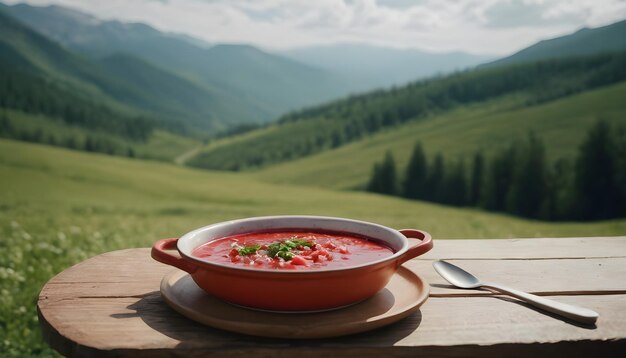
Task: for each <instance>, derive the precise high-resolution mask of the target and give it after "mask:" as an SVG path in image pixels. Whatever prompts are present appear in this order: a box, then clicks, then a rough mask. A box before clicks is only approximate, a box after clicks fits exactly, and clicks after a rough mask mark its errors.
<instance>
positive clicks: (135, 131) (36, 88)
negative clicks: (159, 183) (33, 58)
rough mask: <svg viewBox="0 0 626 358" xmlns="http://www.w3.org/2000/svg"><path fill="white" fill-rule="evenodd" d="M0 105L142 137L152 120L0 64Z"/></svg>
mask: <svg viewBox="0 0 626 358" xmlns="http://www.w3.org/2000/svg"><path fill="white" fill-rule="evenodd" d="M0 108H7V109H15V110H19V111H22V112H26V113H31V114H41V115H45V116H46V117H49V118H50V119H52V120H56V121H59V122H63V123H65V124H69V125H72V126H77V127H82V128H87V129H91V130H97V131H103V132H107V133H110V134H113V135H116V136H120V137H124V138H126V139H130V140H133V141H145V140H146V139H147V138H148V137H149V136H150V134H151V133H152V130H153V129H154V127H155V122H154V121H153V120H151V119H148V118H145V117H142V116H130V115H126V114H122V113H119V112H118V111H115V110H113V109H111V108H109V107H108V106H105V105H102V104H100V103H97V102H95V101H92V100H90V99H88V98H86V97H85V96H84V95H79V94H75V93H74V92H73V91H71V90H68V89H66V88H62V87H61V86H59V85H57V84H55V83H54V82H52V81H50V80H48V79H46V78H44V77H41V76H37V75H34V74H31V73H28V72H27V71H22V70H19V69H10V67H8V66H0Z"/></svg>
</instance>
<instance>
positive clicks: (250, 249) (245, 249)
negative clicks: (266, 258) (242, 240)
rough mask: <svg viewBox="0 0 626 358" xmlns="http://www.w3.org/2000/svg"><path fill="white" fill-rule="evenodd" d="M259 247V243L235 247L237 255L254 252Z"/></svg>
mask: <svg viewBox="0 0 626 358" xmlns="http://www.w3.org/2000/svg"><path fill="white" fill-rule="evenodd" d="M260 248H261V245H251V246H244V247H239V248H237V251H238V252H239V255H241V256H246V255H252V254H256V252H257V250H258V249H260Z"/></svg>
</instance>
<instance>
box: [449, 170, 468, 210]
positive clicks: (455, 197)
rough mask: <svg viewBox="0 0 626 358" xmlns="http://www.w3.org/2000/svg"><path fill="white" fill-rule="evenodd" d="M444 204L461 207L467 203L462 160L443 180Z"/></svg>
mask: <svg viewBox="0 0 626 358" xmlns="http://www.w3.org/2000/svg"><path fill="white" fill-rule="evenodd" d="M444 183H445V191H444V193H443V198H444V199H443V202H444V204H449V205H456V206H463V205H465V204H466V202H467V179H466V177H465V162H463V161H462V160H461V161H459V162H458V164H457V165H456V166H455V167H454V168H453V169H452V171H451V172H450V174H448V175H447V177H446V178H445V180H444Z"/></svg>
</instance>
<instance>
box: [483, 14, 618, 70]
mask: <svg viewBox="0 0 626 358" xmlns="http://www.w3.org/2000/svg"><path fill="white" fill-rule="evenodd" d="M624 50H626V20H623V21H620V22H616V23H614V24H611V25H608V26H603V27H598V28H593V29H589V28H583V29H581V30H579V31H576V32H575V33H573V34H571V35H567V36H562V37H557V38H554V39H550V40H544V41H540V42H538V43H536V44H534V45H532V46H530V47H527V48H525V49H523V50H521V51H519V52H517V53H515V54H513V55H511V56H508V57H505V58H502V59H499V60H496V61H493V62H491V63H488V64H486V65H485V66H499V65H506V64H513V63H521V62H527V61H537V60H544V59H549V58H566V57H571V56H583V55H591V54H599V53H608V52H615V51H624Z"/></svg>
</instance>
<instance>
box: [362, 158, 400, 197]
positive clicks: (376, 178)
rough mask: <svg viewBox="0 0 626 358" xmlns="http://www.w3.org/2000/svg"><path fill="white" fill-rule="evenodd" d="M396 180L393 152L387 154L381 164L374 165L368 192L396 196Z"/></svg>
mask: <svg viewBox="0 0 626 358" xmlns="http://www.w3.org/2000/svg"><path fill="white" fill-rule="evenodd" d="M396 180H397V179H396V164H395V160H394V159H393V155H392V154H391V152H387V154H385V159H384V160H383V162H382V163H381V164H378V163H376V164H374V167H373V170H372V176H371V178H370V181H369V183H368V185H367V190H368V191H371V192H374V193H380V194H387V195H395V194H396V193H397V192H398V190H397V182H396Z"/></svg>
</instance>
